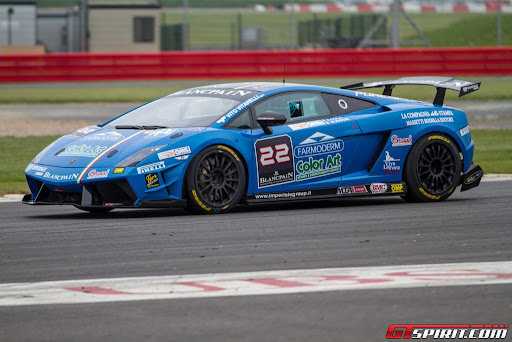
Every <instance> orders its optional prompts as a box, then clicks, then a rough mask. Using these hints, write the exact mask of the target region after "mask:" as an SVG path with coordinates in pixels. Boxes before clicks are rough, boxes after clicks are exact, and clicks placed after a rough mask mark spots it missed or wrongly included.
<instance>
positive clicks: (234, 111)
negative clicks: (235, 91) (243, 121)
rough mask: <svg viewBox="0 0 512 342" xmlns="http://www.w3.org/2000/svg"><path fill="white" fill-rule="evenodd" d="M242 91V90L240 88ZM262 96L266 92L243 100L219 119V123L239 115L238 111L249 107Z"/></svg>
mask: <svg viewBox="0 0 512 342" xmlns="http://www.w3.org/2000/svg"><path fill="white" fill-rule="evenodd" d="M240 91H241V90H240ZM262 97H265V94H264V93H261V94H257V95H255V96H253V97H251V98H250V99H248V100H246V101H244V102H242V103H241V104H239V105H238V106H236V107H235V108H233V109H232V110H230V111H229V112H228V113H226V114H224V115H223V116H222V117H221V118H220V119H219V120H217V123H218V124H222V123H225V122H226V121H228V120H229V119H231V118H232V117H233V116H235V115H237V114H238V113H240V112H241V111H242V110H244V109H245V108H247V107H248V106H250V105H251V104H252V103H254V102H256V101H258V100H259V99H261V98H262Z"/></svg>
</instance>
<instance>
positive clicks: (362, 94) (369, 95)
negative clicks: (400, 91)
mask: <svg viewBox="0 0 512 342" xmlns="http://www.w3.org/2000/svg"><path fill="white" fill-rule="evenodd" d="M355 93H356V96H357V97H379V98H384V99H395V100H400V101H406V102H421V101H416V100H409V99H404V98H401V97H396V96H386V95H381V94H373V93H366V92H364V91H356V92H355Z"/></svg>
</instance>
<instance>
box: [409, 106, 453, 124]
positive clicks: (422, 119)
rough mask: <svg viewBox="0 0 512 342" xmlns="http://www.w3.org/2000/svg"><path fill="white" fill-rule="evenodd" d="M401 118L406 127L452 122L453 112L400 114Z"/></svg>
mask: <svg viewBox="0 0 512 342" xmlns="http://www.w3.org/2000/svg"><path fill="white" fill-rule="evenodd" d="M401 116H402V120H405V121H406V123H407V126H416V125H423V124H431V123H446V122H453V112H452V111H451V110H433V111H428V110H424V111H421V112H410V113H402V114H401Z"/></svg>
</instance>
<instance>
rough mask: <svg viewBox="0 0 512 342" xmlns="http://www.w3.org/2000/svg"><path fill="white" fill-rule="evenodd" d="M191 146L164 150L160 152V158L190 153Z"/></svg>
mask: <svg viewBox="0 0 512 342" xmlns="http://www.w3.org/2000/svg"><path fill="white" fill-rule="evenodd" d="M190 153H191V151H190V146H185V147H179V148H175V149H174V150H169V151H164V152H160V153H158V159H160V160H163V159H168V158H175V157H179V156H183V155H186V154H190Z"/></svg>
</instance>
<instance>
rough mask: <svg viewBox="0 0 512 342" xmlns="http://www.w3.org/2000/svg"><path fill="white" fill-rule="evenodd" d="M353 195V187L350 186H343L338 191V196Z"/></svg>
mask: <svg viewBox="0 0 512 342" xmlns="http://www.w3.org/2000/svg"><path fill="white" fill-rule="evenodd" d="M351 193H352V187H350V186H344V187H343V186H342V187H339V188H338V191H336V195H350V194H351Z"/></svg>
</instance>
